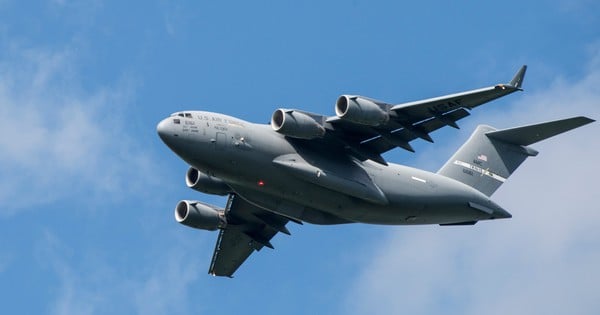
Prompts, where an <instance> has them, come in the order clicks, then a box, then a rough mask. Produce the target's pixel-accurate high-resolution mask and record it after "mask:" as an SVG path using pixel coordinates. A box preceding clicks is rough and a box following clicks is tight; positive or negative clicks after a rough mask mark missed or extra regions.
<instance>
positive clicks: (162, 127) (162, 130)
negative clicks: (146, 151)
mask: <svg viewBox="0 0 600 315" xmlns="http://www.w3.org/2000/svg"><path fill="white" fill-rule="evenodd" d="M170 127H171V122H170V121H169V118H165V119H163V120H161V121H160V122H159V123H158V125H157V126H156V132H157V133H158V136H159V137H160V138H161V139H162V141H165V140H166V138H167V135H168V134H169V129H170Z"/></svg>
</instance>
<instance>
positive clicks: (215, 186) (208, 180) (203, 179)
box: [185, 167, 231, 196]
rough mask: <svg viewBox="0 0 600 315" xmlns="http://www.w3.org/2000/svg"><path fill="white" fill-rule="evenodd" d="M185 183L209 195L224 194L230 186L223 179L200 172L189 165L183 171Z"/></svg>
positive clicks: (229, 189) (229, 190)
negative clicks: (185, 170)
mask: <svg viewBox="0 0 600 315" xmlns="http://www.w3.org/2000/svg"><path fill="white" fill-rule="evenodd" d="M185 184H186V185H187V186H188V187H190V188H192V189H193V190H196V191H199V192H203V193H206V194H211V195H220V196H224V195H227V194H228V193H230V192H231V188H230V187H229V186H228V185H227V184H225V182H224V181H223V180H221V179H220V178H217V177H213V176H210V175H207V174H204V173H202V172H200V171H199V170H197V169H195V168H193V167H190V168H189V169H188V170H187V172H186V173H185Z"/></svg>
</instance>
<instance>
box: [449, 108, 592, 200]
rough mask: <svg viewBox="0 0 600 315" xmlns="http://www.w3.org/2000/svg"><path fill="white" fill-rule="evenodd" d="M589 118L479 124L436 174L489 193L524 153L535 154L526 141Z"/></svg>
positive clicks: (544, 137) (511, 169)
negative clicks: (503, 125)
mask: <svg viewBox="0 0 600 315" xmlns="http://www.w3.org/2000/svg"><path fill="white" fill-rule="evenodd" d="M593 121H594V120H593V119H590V118H587V117H573V118H568V119H562V120H556V121H550V122H545V123H541V124H535V125H528V126H523V127H516V128H510V129H504V130H496V129H495V128H493V127H490V126H484V125H480V126H478V127H477V129H475V131H474V132H473V134H472V135H471V137H470V138H469V140H467V142H465V144H463V146H462V147H461V148H460V149H459V150H458V151H457V152H456V153H455V154H454V156H452V158H450V160H448V162H446V164H445V165H444V166H443V167H442V168H441V169H440V170H439V171H438V174H441V175H444V176H446V177H450V178H452V179H455V180H457V181H460V182H462V183H464V184H467V185H469V186H471V187H473V188H475V189H477V190H479V191H481V192H482V193H484V194H485V195H487V196H491V195H492V194H493V193H494V192H495V191H496V190H497V189H498V188H499V187H500V185H502V184H503V183H504V182H505V181H506V179H507V178H508V177H509V176H510V175H511V174H512V173H513V172H514V171H515V170H516V169H517V167H519V165H521V163H523V161H525V159H527V157H530V156H536V155H537V154H538V152H537V151H536V150H534V149H532V148H530V147H529V145H531V144H533V143H536V142H538V141H542V140H544V139H547V138H550V137H553V136H556V135H558V134H561V133H563V132H566V131H569V130H571V129H575V128H578V127H581V126H583V125H586V124H589V123H591V122H593Z"/></svg>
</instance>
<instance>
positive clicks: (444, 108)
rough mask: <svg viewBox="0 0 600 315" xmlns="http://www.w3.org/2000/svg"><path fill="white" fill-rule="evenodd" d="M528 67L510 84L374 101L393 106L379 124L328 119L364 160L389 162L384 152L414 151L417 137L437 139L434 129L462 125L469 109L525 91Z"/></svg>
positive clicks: (430, 139) (519, 72) (346, 142)
mask: <svg viewBox="0 0 600 315" xmlns="http://www.w3.org/2000/svg"><path fill="white" fill-rule="evenodd" d="M526 70H527V66H523V67H521V68H520V69H519V71H518V72H517V73H516V74H515V76H514V77H513V79H512V80H511V81H510V82H509V83H506V84H496V85H494V86H490V87H486V88H481V89H477V90H472V91H466V92H462V93H456V94H450V95H445V96H440V97H435V98H430V99H425V100H421V101H415V102H409V103H403V104H398V105H391V104H386V103H384V102H380V101H376V100H372V101H374V102H375V103H377V104H379V105H380V106H385V107H387V108H389V113H390V119H389V121H388V122H387V123H385V124H383V125H379V126H376V127H372V126H367V125H361V124H356V123H353V122H350V121H347V120H344V119H341V118H338V117H331V118H329V119H327V122H328V123H330V124H331V126H332V129H333V130H332V132H333V133H334V134H335V135H336V137H337V138H339V139H340V140H341V141H342V142H344V144H345V145H346V146H347V148H348V149H350V150H351V151H353V152H354V153H355V155H356V156H357V157H359V158H361V159H363V160H365V159H371V160H374V161H376V162H379V163H382V164H385V161H384V160H383V158H382V157H381V154H382V153H384V152H387V151H389V150H391V149H393V148H395V147H401V148H403V149H405V150H408V151H411V152H414V149H413V148H412V146H411V145H410V144H409V143H410V142H411V141H413V140H414V139H417V138H421V139H423V140H426V141H429V142H433V139H432V138H431V136H430V135H429V134H430V133H431V132H433V131H435V130H437V129H439V128H442V127H445V126H451V127H453V128H458V125H457V124H456V121H458V120H460V119H462V118H464V117H466V116H469V110H471V109H473V108H475V107H477V106H479V105H482V104H485V103H487V102H489V101H492V100H495V99H497V98H500V97H502V96H506V95H508V94H511V93H513V92H516V91H519V90H521V85H522V83H523V78H524V76H525V71H526Z"/></svg>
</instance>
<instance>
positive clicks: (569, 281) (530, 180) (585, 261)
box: [345, 47, 600, 314]
mask: <svg viewBox="0 0 600 315" xmlns="http://www.w3.org/2000/svg"><path fill="white" fill-rule="evenodd" d="M598 48H600V47H596V52H595V54H594V55H593V56H592V61H591V62H590V64H589V69H588V72H587V73H586V74H585V76H584V77H583V78H582V79H580V80H573V79H571V80H567V79H564V78H556V79H555V80H554V81H553V82H552V84H550V85H549V87H548V88H547V89H545V90H540V91H533V92H526V93H525V94H523V95H522V96H520V97H519V100H518V101H516V102H515V103H514V104H513V105H512V106H510V107H509V108H508V110H505V111H504V112H501V111H500V110H496V111H492V114H491V115H490V111H487V110H485V109H484V110H482V112H483V113H482V114H481V115H482V116H484V117H486V116H487V115H490V119H489V121H490V124H491V125H494V126H497V127H510V126H514V125H520V124H525V123H532V122H539V121H544V120H549V119H557V118H564V117H570V116H578V115H587V116H589V117H591V118H595V119H598V118H600V89H598V86H600V62H599V60H600V49H598ZM531 71H533V69H532V70H531ZM471 124H472V125H474V124H475V122H472V123H471ZM472 125H471V126H470V127H473V126H472ZM470 127H465V128H464V129H467V130H472V128H470ZM598 134H600V126H599V124H598V122H596V123H594V124H592V125H588V126H585V127H582V128H581V129H577V130H574V131H571V132H569V133H567V134H563V135H559V136H557V137H556V138H554V139H549V140H546V141H545V142H541V143H539V144H536V145H534V146H533V147H534V148H536V149H538V150H539V151H540V155H539V156H538V157H535V158H532V159H529V160H528V161H526V162H525V163H524V164H523V165H522V166H521V168H520V169H519V170H518V171H517V172H516V173H515V174H514V175H513V176H512V177H511V178H510V179H509V180H508V181H507V183H506V184H505V185H504V186H503V187H501V188H500V190H499V191H498V192H497V193H496V195H494V199H495V200H496V201H497V202H498V203H499V204H500V205H502V206H503V207H504V208H506V209H508V210H509V211H511V212H512V214H513V215H514V217H513V218H512V219H510V220H501V221H496V222H480V223H478V224H477V225H476V226H474V227H438V226H429V227H406V228H399V229H398V230H396V231H395V232H392V233H390V235H389V237H388V238H387V239H386V240H382V241H381V242H380V244H379V246H378V248H377V249H375V250H374V252H373V260H372V262H371V263H370V264H369V265H368V266H365V268H364V270H362V271H361V272H360V275H359V276H358V277H357V279H356V282H355V283H354V286H353V287H352V288H351V289H350V290H349V291H348V299H347V301H346V302H345V305H346V306H347V308H348V312H349V313H366V312H368V313H374V314H380V313H387V314H389V313H405V314H431V313H435V314H438V313H444V314H448V313H456V314H483V313H485V314H515V313H518V314H532V313H534V314H566V313H569V314H595V313H597V311H598V309H600V301H599V300H598V298H597V292H598V283H600V273H598V272H597V266H599V265H600V230H598V228H597V223H598V222H600V211H598V210H599V207H598V203H597V201H596V191H597V190H598V189H597V187H598V184H597V183H598V175H599V174H600V166H599V164H598V161H599V160H600V141H598V140H597V139H596V136H597V135H598ZM456 147H458V144H456ZM442 150H443V149H442ZM432 152H433V151H430V152H429V154H432ZM433 153H435V152H433ZM426 161H427V160H426Z"/></svg>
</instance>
